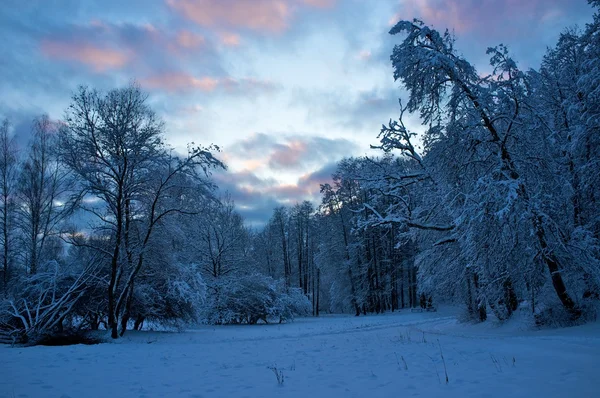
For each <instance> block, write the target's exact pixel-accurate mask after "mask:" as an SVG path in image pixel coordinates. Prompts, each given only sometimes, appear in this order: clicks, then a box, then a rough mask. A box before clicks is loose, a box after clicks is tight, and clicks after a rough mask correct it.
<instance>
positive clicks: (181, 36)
mask: <svg viewBox="0 0 600 398" xmlns="http://www.w3.org/2000/svg"><path fill="white" fill-rule="evenodd" d="M177 43H178V44H179V45H180V46H181V47H183V48H186V49H191V48H197V47H200V46H202V45H204V44H205V43H206V40H205V39H204V36H201V35H197V34H195V33H193V32H190V31H188V30H182V31H180V32H179V33H178V34H177Z"/></svg>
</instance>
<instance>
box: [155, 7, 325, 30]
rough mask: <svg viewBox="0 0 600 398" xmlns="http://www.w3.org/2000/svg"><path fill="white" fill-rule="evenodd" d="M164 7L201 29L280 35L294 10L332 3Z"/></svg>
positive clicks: (287, 25)
mask: <svg viewBox="0 0 600 398" xmlns="http://www.w3.org/2000/svg"><path fill="white" fill-rule="evenodd" d="M166 4H167V5H168V6H169V7H170V8H171V9H172V10H174V11H175V12H177V13H178V14H179V15H181V16H182V17H184V18H186V19H189V20H190V21H192V22H195V23H196V24H198V25H201V26H204V27H209V28H214V27H219V28H221V27H224V26H225V27H228V28H232V29H249V30H253V31H257V32H264V33H280V32H282V31H284V30H286V29H288V28H289V26H290V23H291V20H292V18H293V16H294V13H295V12H296V11H297V9H298V8H300V7H310V8H315V9H327V8H331V7H333V6H334V5H335V4H336V0H166Z"/></svg>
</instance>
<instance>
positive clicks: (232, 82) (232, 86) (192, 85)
mask: <svg viewBox="0 0 600 398" xmlns="http://www.w3.org/2000/svg"><path fill="white" fill-rule="evenodd" d="M142 85H143V86H145V87H148V88H150V89H155V90H164V91H167V92H183V91H190V90H200V91H204V92H212V91H215V90H218V89H220V90H223V91H226V92H230V93H231V92H240V93H243V92H252V91H272V90H275V89H276V88H277V86H276V85H275V84H274V83H272V82H269V81H266V80H260V79H255V78H241V79H234V78H231V77H224V78H215V77H210V76H202V77H196V76H194V75H191V74H188V73H185V72H169V73H163V74H160V75H155V76H151V77H148V78H146V79H142Z"/></svg>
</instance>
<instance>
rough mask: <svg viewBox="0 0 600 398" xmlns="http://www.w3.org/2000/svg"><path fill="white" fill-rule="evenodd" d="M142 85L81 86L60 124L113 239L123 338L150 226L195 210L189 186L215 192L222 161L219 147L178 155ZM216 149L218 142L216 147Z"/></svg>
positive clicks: (113, 287)
mask: <svg viewBox="0 0 600 398" xmlns="http://www.w3.org/2000/svg"><path fill="white" fill-rule="evenodd" d="M146 99H147V96H146V95H145V94H144V93H143V92H142V91H141V89H140V88H139V87H138V86H136V85H130V86H129V87H126V88H122V89H115V90H111V91H109V92H108V93H106V94H103V93H100V92H98V91H96V90H90V89H88V88H86V87H80V88H79V90H78V91H77V92H76V93H75V94H74V96H73V98H72V103H71V105H70V106H69V108H68V109H67V112H66V120H65V125H64V127H63V128H62V129H61V134H60V137H61V144H60V146H61V154H62V160H63V162H64V164H65V165H66V166H67V167H68V168H69V169H70V170H71V171H72V172H73V173H74V174H75V175H76V176H77V177H78V179H79V180H80V182H81V186H82V192H83V193H85V194H88V195H93V196H94V197H96V198H98V199H99V200H100V203H101V204H102V208H99V207H98V206H96V207H90V206H88V207H86V208H85V210H87V211H88V212H90V213H92V214H93V215H95V216H96V217H97V219H98V220H99V221H100V224H99V228H98V231H99V232H100V233H101V234H103V235H104V236H106V238H107V239H109V240H110V242H111V248H110V249H109V250H106V249H102V250H104V252H105V254H106V255H107V256H108V257H109V258H110V281H109V285H108V324H109V327H110V328H111V335H112V337H113V338H117V337H118V335H119V323H120V325H121V330H120V334H122V333H124V332H125V329H126V326H127V321H128V317H129V307H130V305H131V302H132V297H133V291H134V287H135V279H136V276H137V275H138V274H139V272H140V270H141V269H142V268H143V264H144V256H145V253H146V251H147V250H148V248H149V246H150V245H151V242H152V240H151V237H152V232H153V231H154V229H155V227H156V226H157V225H158V224H159V223H160V222H161V220H162V219H163V218H164V217H166V216H168V215H169V214H172V213H192V212H194V209H190V208H188V207H187V206H186V203H187V202H186V201H185V200H183V198H184V197H185V196H186V195H185V194H186V190H196V191H201V192H203V193H204V194H205V195H209V194H210V192H211V190H212V184H211V182H210V181H209V180H208V179H207V178H206V177H207V176H208V173H209V170H210V169H211V168H213V167H224V165H223V164H222V163H221V162H220V161H219V160H217V159H216V158H215V157H214V156H213V155H212V153H211V149H213V148H202V147H196V148H192V147H189V148H188V154H187V157H185V158H178V157H176V156H173V155H172V154H171V151H170V150H169V149H168V148H167V147H166V145H165V144H164V143H163V140H162V135H163V132H164V124H163V122H162V121H161V120H160V119H159V118H158V117H157V116H156V115H155V113H154V112H153V111H152V110H151V109H150V107H149V106H148V105H147V103H146ZM215 149H217V150H218V148H215Z"/></svg>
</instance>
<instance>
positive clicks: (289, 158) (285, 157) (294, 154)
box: [269, 140, 308, 168]
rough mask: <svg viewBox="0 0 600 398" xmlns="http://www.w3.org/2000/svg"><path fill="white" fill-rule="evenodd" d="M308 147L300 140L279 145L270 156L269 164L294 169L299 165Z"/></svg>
mask: <svg viewBox="0 0 600 398" xmlns="http://www.w3.org/2000/svg"><path fill="white" fill-rule="evenodd" d="M307 150H308V145H307V144H306V142H303V141H300V140H294V141H290V142H288V143H286V144H280V145H278V146H277V147H276V149H275V151H274V152H273V153H272V154H271V158H270V159H269V164H270V165H271V166H274V167H285V168H288V167H294V166H297V165H299V164H300V162H301V161H302V159H303V157H304V155H305V154H306V151H307Z"/></svg>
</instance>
